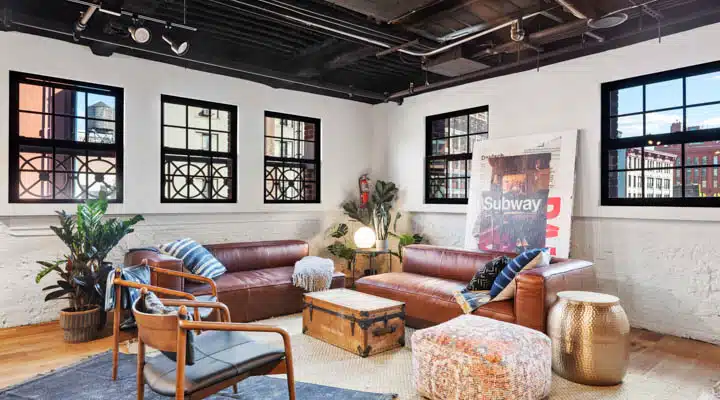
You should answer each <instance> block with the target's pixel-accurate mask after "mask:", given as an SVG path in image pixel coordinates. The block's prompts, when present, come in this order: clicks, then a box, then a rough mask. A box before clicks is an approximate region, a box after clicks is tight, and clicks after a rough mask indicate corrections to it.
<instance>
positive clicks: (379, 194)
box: [328, 181, 425, 259]
mask: <svg viewBox="0 0 720 400" xmlns="http://www.w3.org/2000/svg"><path fill="white" fill-rule="evenodd" d="M397 194H398V187H397V185H395V183H393V182H386V181H377V182H376V183H375V187H374V188H373V190H372V195H371V196H370V197H369V199H368V202H367V204H366V205H365V206H362V205H361V204H360V203H359V202H358V201H357V200H348V201H345V202H344V203H343V204H342V208H343V211H344V212H345V215H347V216H348V217H349V218H350V219H351V220H353V221H357V222H360V223H361V224H363V225H365V226H368V227H370V228H372V229H373V230H374V231H375V238H376V247H377V249H378V250H387V249H388V247H389V240H388V239H389V238H390V237H393V238H395V239H397V240H398V247H397V252H395V251H391V252H390V253H391V254H392V255H393V256H395V257H398V258H400V259H402V249H403V247H405V246H407V245H410V244H415V243H422V242H424V240H425V238H424V237H423V236H422V235H419V234H398V233H396V232H397V230H398V229H397V223H398V220H399V219H400V218H401V217H402V214H400V213H399V212H398V213H397V214H396V215H395V219H394V221H393V218H392V214H391V210H392V207H393V205H394V203H395V200H396V199H397ZM391 223H392V224H393V231H394V232H391V231H390V224H391ZM340 225H341V226H344V229H345V231H344V233H343V234H341V235H340V236H337V237H343V236H345V234H346V233H347V225H345V224H340ZM335 232H338V231H337V230H336V231H335ZM333 237H336V236H333ZM337 237H336V238H337ZM333 246H334V247H335V249H334V250H333V249H331V247H333ZM328 250H329V251H330V253H331V254H333V255H335V256H338V257H340V258H343V257H342V256H340V255H339V254H349V258H348V259H352V256H353V254H354V251H355V250H354V249H352V248H348V246H346V244H345V243H344V242H337V241H336V242H335V243H333V244H332V245H330V246H328Z"/></svg>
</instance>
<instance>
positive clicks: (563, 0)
mask: <svg viewBox="0 0 720 400" xmlns="http://www.w3.org/2000/svg"><path fill="white" fill-rule="evenodd" d="M555 2H556V3H558V4H560V5H561V6H563V8H565V9H566V10H567V11H568V12H569V13H570V14H572V15H574V16H575V18H577V19H588V16H587V15H585V13H583V12H582V11H580V10H579V9H578V8H577V7H575V6H574V5H573V4H572V3H570V2H569V1H568V0H555Z"/></svg>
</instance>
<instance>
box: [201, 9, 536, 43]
mask: <svg viewBox="0 0 720 400" xmlns="http://www.w3.org/2000/svg"><path fill="white" fill-rule="evenodd" d="M211 1H213V2H216V3H219V2H218V1H216V0H211ZM230 1H231V2H233V3H237V4H242V5H244V6H247V7H251V8H255V9H259V10H263V11H265V12H267V13H270V14H272V15H275V16H278V17H282V18H285V19H287V20H289V21H293V22H297V23H301V24H304V25H307V26H310V27H313V28H318V29H322V30H325V31H327V32H332V33H336V34H338V35H342V36H346V37H349V38H353V39H355V40H359V41H362V42H365V43H368V44H372V45H374V46H378V47H383V48H386V49H391V48H393V47H396V45H391V44H388V43H385V42H381V41H379V40H375V39H371V38H368V37H365V36H361V35H357V34H355V33H350V32H347V31H345V30H342V29H337V28H333V27H330V26H327V25H323V24H319V23H317V22H313V21H309V20H306V19H303V18H298V17H294V16H292V15H287V14H283V13H280V12H277V11H273V10H269V9H267V8H265V7H261V6H258V5H255V4H250V3H247V2H244V1H241V0H230ZM265 2H267V1H265ZM219 4H222V3H219ZM540 14H541V12H535V13H531V14H528V15H524V16H522V17H521V19H523V20H525V19H528V18H532V17H535V16H537V15H540ZM514 23H515V20H513V21H508V22H505V23H502V24H499V25H496V26H493V27H491V28H488V29H486V30H483V31H481V32H478V33H475V34H473V35H470V36H466V37H465V38H463V39H460V40H458V41H456V42H453V43H450V44H447V45H445V46H442V47H438V48H436V49H434V50H429V51H425V52H421V51H413V50H408V49H403V48H399V49H397V52H398V53H403V54H407V55H410V56H415V57H430V56H434V55H436V54H440V53H443V52H445V51H448V50H450V49H452V48H453V47H457V46H459V45H461V44H463V43H467V42H469V41H471V40H475V39H477V38H479V37H481V36H485V35H488V34H490V33H492V32H495V31H498V30H500V29H503V28H507V27H509V26H510V25H512V24H514Z"/></svg>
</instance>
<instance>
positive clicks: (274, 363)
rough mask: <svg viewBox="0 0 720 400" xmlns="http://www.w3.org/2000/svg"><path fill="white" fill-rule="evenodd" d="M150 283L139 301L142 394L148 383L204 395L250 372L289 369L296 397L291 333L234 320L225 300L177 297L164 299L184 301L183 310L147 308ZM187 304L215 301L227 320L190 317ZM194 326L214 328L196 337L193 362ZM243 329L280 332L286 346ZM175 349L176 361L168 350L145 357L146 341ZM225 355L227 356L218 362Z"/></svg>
mask: <svg viewBox="0 0 720 400" xmlns="http://www.w3.org/2000/svg"><path fill="white" fill-rule="evenodd" d="M146 295H147V289H142V292H141V296H140V298H139V299H137V300H136V302H135V304H134V305H133V313H134V315H135V321H136V322H137V327H138V358H137V359H138V364H137V393H138V395H137V398H138V400H143V399H144V395H145V383H146V382H147V384H148V386H150V388H151V389H152V390H153V391H154V392H156V393H158V394H161V395H164V396H168V397H172V396H175V398H176V399H180V400H183V399H189V400H193V399H202V398H205V397H207V396H209V395H211V394H213V393H217V392H219V391H220V390H222V389H224V388H227V387H229V386H233V388H234V389H235V391H236V392H237V387H236V386H235V385H236V384H237V383H238V382H240V381H242V380H243V379H246V378H248V377H250V376H256V375H271V374H287V381H288V394H289V398H290V400H295V379H294V374H293V364H292V349H291V347H290V335H289V334H288V333H287V332H286V331H285V330H284V329H281V328H277V327H273V326H265V325H250V324H242V323H232V322H230V311H229V310H228V308H227V306H225V304H223V303H217V302H215V303H212V302H211V303H208V302H197V301H188V300H177V299H160V301H161V302H162V303H163V305H165V306H180V309H179V311H178V313H177V314H151V313H147V312H144V311H145V310H144V305H145V296H146ZM187 307H193V308H195V309H197V308H200V307H212V308H214V309H216V310H217V311H218V313H220V314H221V315H222V318H221V319H222V322H204V321H190V320H187V319H186V317H187V312H188V311H187ZM191 331H209V332H207V333H204V334H202V335H198V336H196V337H195V338H194V343H193V347H194V349H196V350H197V355H196V356H195V360H194V363H193V365H186V356H187V353H186V352H187V337H188V332H191ZM241 332H271V333H278V334H280V335H281V336H282V338H283V344H284V349H277V348H274V347H273V346H270V345H266V344H262V343H257V342H254V341H252V340H251V339H249V338H248V337H247V336H245V335H243V334H242V333H241ZM146 345H148V346H151V347H153V348H155V349H158V350H160V351H164V352H174V353H175V361H172V360H171V359H170V358H168V357H165V356H156V357H152V358H150V359H149V360H147V361H146V360H145V346H146ZM217 360H221V361H223V362H217Z"/></svg>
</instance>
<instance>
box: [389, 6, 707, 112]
mask: <svg viewBox="0 0 720 400" xmlns="http://www.w3.org/2000/svg"><path fill="white" fill-rule="evenodd" d="M716 14H720V7H716V8H712V9H710V10H703V11H699V12H695V13H692V14H689V15H686V16H684V17H679V18H673V19H667V20H665V21H663V22H661V23H659V24H657V25H655V24H653V25H651V26H646V27H644V28H643V29H641V30H635V29H633V30H630V31H628V32H626V33H623V34H621V35H619V36H616V37H614V38H610V39H608V40H606V41H604V42H587V43H579V44H576V45H572V46H568V47H564V48H562V49H558V50H555V51H550V52H547V53H543V54H540V55H538V57H528V58H526V59H524V60H520V61H518V62H515V63H511V64H504V65H499V66H497V67H492V68H487V69H483V70H480V71H475V72H471V73H469V74H465V75H461V76H457V77H455V78H451V79H447V80H444V81H440V82H436V83H431V84H429V85H424V86H418V87H415V88H413V89H412V90H410V89H406V90H401V91H398V92H395V93H393V94H391V95H390V96H388V97H387V101H398V100H401V99H403V98H405V97H408V96H412V95H416V94H420V93H424V92H428V91H432V90H438V89H444V88H448V87H451V86H457V85H461V84H464V83H470V82H473V81H477V80H480V79H482V78H485V77H487V76H490V75H493V74H498V73H501V72H503V71H507V70H512V69H516V68H521V67H523V66H526V65H535V64H536V63H539V62H540V61H543V60H547V59H549V58H553V57H558V56H563V55H565V54H568V53H572V52H576V51H582V50H587V51H588V53H590V52H591V50H593V49H594V48H597V47H603V46H609V45H610V44H611V43H614V42H618V41H621V40H626V39H630V38H632V37H634V36H639V35H643V34H648V33H651V34H652V33H655V32H657V30H658V27H660V28H665V27H668V26H673V25H678V24H682V23H687V22H691V21H692V20H695V19H699V18H703V17H709V16H714V15H716Z"/></svg>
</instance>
